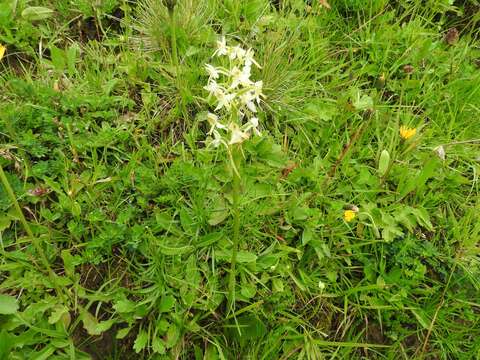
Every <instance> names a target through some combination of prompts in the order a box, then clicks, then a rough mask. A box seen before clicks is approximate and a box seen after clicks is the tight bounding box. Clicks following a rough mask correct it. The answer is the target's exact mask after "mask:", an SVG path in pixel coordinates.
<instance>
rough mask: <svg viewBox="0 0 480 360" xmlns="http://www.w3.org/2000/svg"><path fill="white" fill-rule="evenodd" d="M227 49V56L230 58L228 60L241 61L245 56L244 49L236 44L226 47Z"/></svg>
mask: <svg viewBox="0 0 480 360" xmlns="http://www.w3.org/2000/svg"><path fill="white" fill-rule="evenodd" d="M227 51H228V57H229V58H230V60H235V59H238V60H240V61H242V60H243V59H244V58H245V55H246V53H247V52H246V51H245V50H244V49H242V48H241V47H240V46H238V45H237V46H233V47H230V48H228V50H227Z"/></svg>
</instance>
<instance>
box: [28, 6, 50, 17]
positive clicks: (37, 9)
mask: <svg viewBox="0 0 480 360" xmlns="http://www.w3.org/2000/svg"><path fill="white" fill-rule="evenodd" d="M52 15H53V10H52V9H49V8H46V7H43V6H29V7H27V8H26V9H25V10H23V11H22V17H23V18H24V19H25V20H28V21H39V20H45V19H48V18H49V17H51V16H52Z"/></svg>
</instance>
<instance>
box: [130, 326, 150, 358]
mask: <svg viewBox="0 0 480 360" xmlns="http://www.w3.org/2000/svg"><path fill="white" fill-rule="evenodd" d="M147 342H148V333H147V332H146V331H145V330H141V331H140V332H139V333H138V335H137V338H136V339H135V343H134V344H133V350H135V352H136V353H137V354H138V353H139V352H140V351H142V350H143V349H145V347H146V346H147Z"/></svg>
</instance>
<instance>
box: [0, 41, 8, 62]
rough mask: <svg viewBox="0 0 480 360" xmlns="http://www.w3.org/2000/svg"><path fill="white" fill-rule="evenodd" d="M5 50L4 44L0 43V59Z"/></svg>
mask: <svg viewBox="0 0 480 360" xmlns="http://www.w3.org/2000/svg"><path fill="white" fill-rule="evenodd" d="M6 50H7V48H6V47H5V46H3V45H2V44H0V60H2V58H3V55H5V51H6Z"/></svg>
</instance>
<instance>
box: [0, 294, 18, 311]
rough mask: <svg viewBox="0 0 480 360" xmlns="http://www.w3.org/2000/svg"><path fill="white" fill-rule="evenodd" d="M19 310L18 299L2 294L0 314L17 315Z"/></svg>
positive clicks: (0, 297)
mask: <svg viewBox="0 0 480 360" xmlns="http://www.w3.org/2000/svg"><path fill="white" fill-rule="evenodd" d="M17 310H18V302H17V299H16V298H14V297H13V296H10V295H2V294H0V314H2V315H10V314H15V313H16V312H17Z"/></svg>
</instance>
